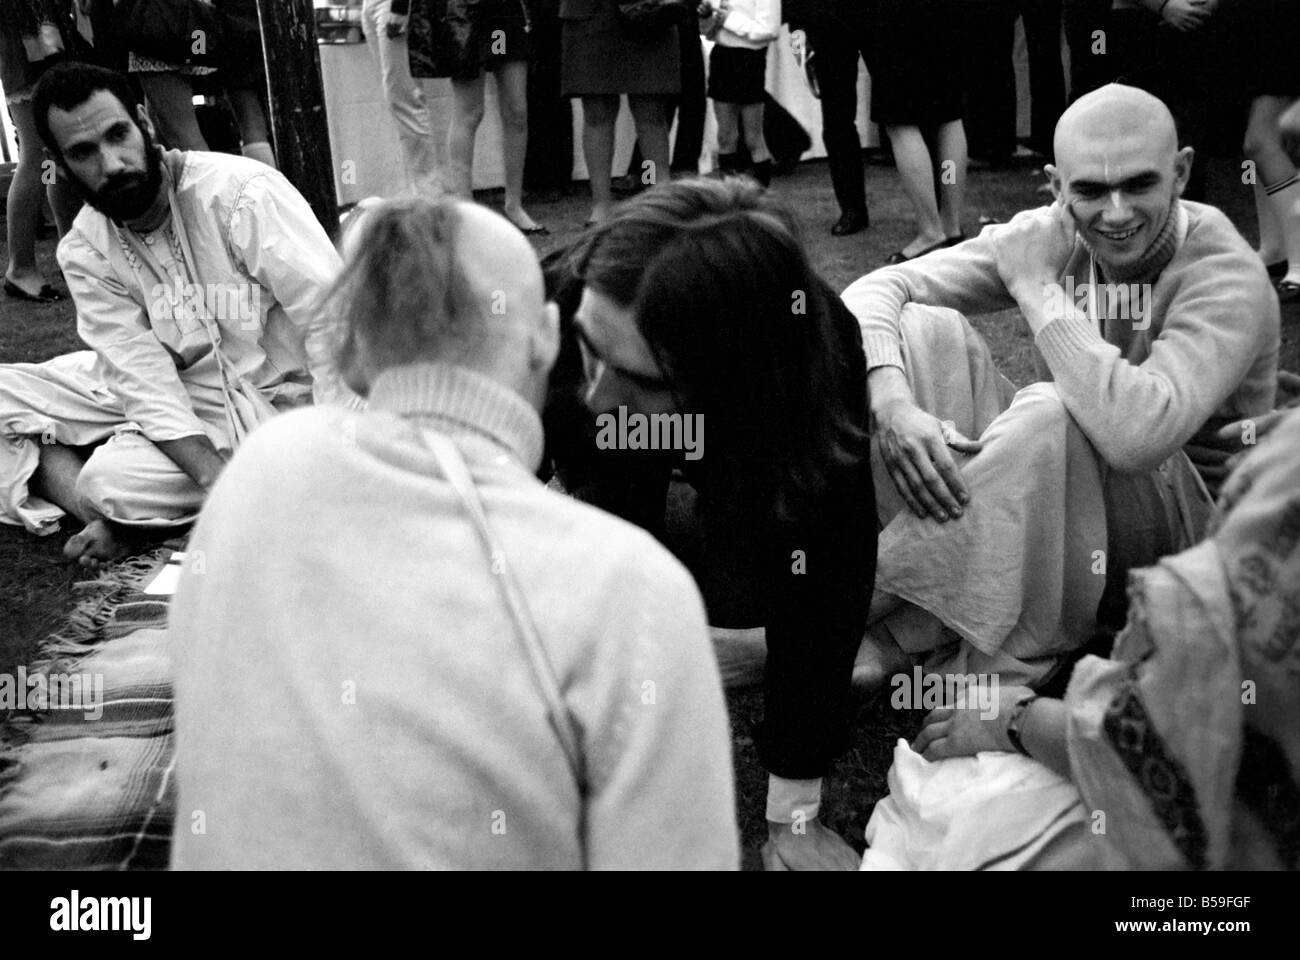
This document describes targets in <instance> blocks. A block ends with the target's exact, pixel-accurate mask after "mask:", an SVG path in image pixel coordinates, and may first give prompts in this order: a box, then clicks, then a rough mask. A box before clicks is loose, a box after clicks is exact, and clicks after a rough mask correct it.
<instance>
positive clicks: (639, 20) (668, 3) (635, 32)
mask: <svg viewBox="0 0 1300 960" xmlns="http://www.w3.org/2000/svg"><path fill="white" fill-rule="evenodd" d="M687 9H688V8H687V6H686V4H685V3H684V2H683V0H626V2H624V0H619V4H618V22H619V24H620V25H621V26H622V27H623V33H624V34H626V35H627V36H629V37H631V38H633V39H636V40H640V39H645V38H647V37H652V36H654V35H655V34H658V33H661V32H663V31H664V30H667V29H668V28H669V27H671V26H672V25H673V24H675V23H678V22H679V21H680V20H681V17H682V14H683V12H684V11H686V10H687Z"/></svg>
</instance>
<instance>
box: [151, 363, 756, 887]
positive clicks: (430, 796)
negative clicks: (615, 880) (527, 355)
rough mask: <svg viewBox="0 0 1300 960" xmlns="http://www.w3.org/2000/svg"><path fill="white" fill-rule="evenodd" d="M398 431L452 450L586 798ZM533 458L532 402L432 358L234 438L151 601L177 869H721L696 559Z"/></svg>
mask: <svg viewBox="0 0 1300 960" xmlns="http://www.w3.org/2000/svg"><path fill="white" fill-rule="evenodd" d="M416 429H421V430H426V431H440V432H442V433H444V434H446V435H448V436H450V437H452V438H453V439H454V440H455V441H456V443H457V445H458V446H459V447H460V449H461V451H462V453H463V455H464V457H465V459H466V461H467V462H468V463H469V465H470V469H471V472H472V473H473V475H474V478H475V481H476V485H477V486H478V489H479V492H480V495H481V496H482V499H483V501H484V504H485V509H486V512H487V515H488V519H489V522H490V523H491V525H492V526H493V528H494V529H495V531H496V534H497V537H498V538H499V539H500V541H501V543H502V549H503V551H504V552H505V553H506V555H507V557H508V559H509V562H510V563H511V565H512V566H513V568H514V570H515V573H516V574H517V576H518V578H519V580H520V582H521V584H522V586H523V590H524V593H525V594H526V597H527V601H528V604H529V606H530V607H531V610H532V614H533V617H534V619H535V620H536V623H537V627H538V632H539V634H540V636H541V639H542V642H543V645H544V646H545V648H546V650H547V652H548V654H549V657H550V660H551V663H552V665H553V667H554V670H555V672H556V674H557V675H558V678H559V681H560V686H561V689H562V691H563V694H564V698H565V701H566V703H567V704H568V706H569V708H570V710H571V712H572V713H573V714H574V716H575V718H576V721H577V726H578V728H579V730H580V739H581V749H582V752H583V755H584V761H585V766H586V769H587V774H588V780H589V784H590V785H589V789H588V791H587V794H586V795H585V796H580V795H579V792H578V790H577V787H576V785H575V783H574V779H573V777H572V776H571V774H570V771H569V768H568V766H567V763H566V761H565V757H564V754H563V751H562V749H561V747H560V743H559V741H558V739H557V737H556V735H555V734H554V733H553V732H552V730H551V729H550V728H549V726H548V724H547V720H546V713H545V704H544V700H543V698H542V695H541V694H540V692H539V691H538V688H537V686H536V684H535V681H534V679H533V675H532V673H531V672H530V670H529V667H528V665H527V661H526V659H525V655H524V653H523V651H522V648H521V646H520V642H519V640H518V638H517V636H516V633H515V627H514V624H513V621H512V620H511V618H510V616H509V614H508V612H507V608H506V606H505V604H504V602H503V600H502V597H501V593H500V584H499V583H498V581H497V579H496V577H495V576H494V575H493V572H492V568H491V563H490V561H489V558H488V556H487V554H486V550H485V548H484V547H483V545H482V544H481V542H480V541H479V538H478V534H477V532H476V530H475V528H474V526H473V525H472V523H471V521H470V519H469V517H468V515H467V513H466V511H465V508H464V507H463V506H462V504H461V502H460V500H459V499H458V498H457V496H456V494H455V493H454V492H453V490H452V488H451V486H450V485H449V484H448V483H447V482H445V481H444V480H443V479H441V475H440V471H439V470H438V469H437V467H436V465H435V463H434V461H433V458H432V455H431V453H430V452H429V451H428V449H427V448H426V447H424V446H423V445H421V444H420V442H419V440H418V438H417V437H416V436H415V433H414V431H415V430H416ZM541 456H542V427H541V421H540V419H539V418H538V416H537V414H536V412H535V411H534V409H533V408H532V407H531V406H530V405H529V404H527V403H526V402H524V401H523V400H522V399H521V398H520V397H519V396H517V395H516V394H514V393H513V392H511V391H510V390H507V389H506V388H505V387H503V386H501V385H499V384H497V383H496V382H494V381H492V380H489V379H487V378H485V377H482V376H479V375H478V374H476V373H473V372H471V371H469V370H466V369H464V368H461V367H453V366H448V365H433V364H427V365H418V366H409V367H401V368H396V369H393V370H389V371H386V372H385V373H384V374H382V375H381V376H380V378H379V379H378V381H377V382H376V383H375V384H374V388H373V390H372V392H371V395H370V404H369V410H368V411H365V412H354V411H348V410H344V409H341V408H329V407H315V408H312V409H307V410H298V411H294V412H292V413H288V414H285V415H283V416H280V417H277V418H275V419H274V420H272V421H271V422H269V423H267V424H266V425H264V426H263V427H261V428H259V429H258V430H257V431H256V432H255V433H254V434H253V435H252V436H251V437H250V438H249V440H248V441H247V442H246V443H245V444H244V445H243V446H242V447H241V448H240V450H239V452H238V453H237V454H236V455H235V457H234V459H233V460H232V461H231V463H230V464H229V466H228V467H227V468H226V470H225V472H224V473H223V474H222V477H221V479H220V481H219V482H218V483H217V484H216V486H215V487H214V489H213V490H212V493H211V495H210V496H209V498H208V502H207V505H206V506H205V508H204V510H203V514H202V516H201V517H200V519H199V522H198V525H197V526H196V528H195V532H194V536H193V538H192V540H191V543H190V548H189V556H190V558H191V559H190V562H189V567H188V570H189V574H190V575H187V576H184V577H183V582H182V584H181V587H180V589H179V590H178V592H177V595H176V599H175V602H174V604H173V607H172V613H171V621H170V628H169V630H170V637H171V641H172V648H173V658H174V663H175V674H176V726H177V733H176V736H177V763H178V776H179V782H180V797H179V805H178V807H177V810H178V813H177V817H176V831H175V836H174V847H173V851H174V852H173V865H174V866H175V867H178V868H191V869H214V868H215V869H223V868H240V869H250V868H251V869H257V868H268V869H272V868H273V869H298V868H322V869H336V868H365V869H392V868H451V869H469V868H483V869H486V868H493V869H563V868H577V867H580V866H582V865H584V862H585V865H586V866H588V867H591V868H596V869H609V868H615V869H617V868H627V869H656V868H671V869H683V868H705V869H735V868H736V866H737V864H738V858H739V854H738V840H737V833H736V822H735V808H734V804H733V796H732V779H731V742H730V737H729V732H728V728H727V717H726V708H725V703H724V701H723V697H722V688H721V684H720V682H719V678H718V671H717V666H716V664H715V661H714V658H713V653H712V649H711V647H710V644H709V637H708V632H707V627H706V625H705V618H704V608H703V604H702V602H701V600H700V596H699V593H698V591H697V590H696V587H695V584H694V582H693V581H692V579H691V577H690V575H689V574H688V573H687V571H686V570H685V568H684V567H682V566H681V564H679V563H678V562H677V561H676V560H675V559H673V557H672V556H671V555H670V554H669V553H668V552H667V551H666V550H665V549H664V548H663V547H661V546H659V545H658V543H656V541H655V540H654V539H653V538H652V537H650V535H649V534H647V533H645V532H644V531H642V530H640V529H638V528H636V527H634V526H632V525H630V524H627V523H625V522H623V521H621V520H618V519H616V518H615V517H613V516H610V515H608V514H606V513H603V512H601V511H599V510H596V509H594V508H592V507H589V506H586V505H585V504H582V503H579V502H578V501H576V500H573V499H571V498H569V497H565V496H563V495H561V494H558V493H555V492H553V491H550V490H547V489H546V488H545V487H544V486H543V485H542V484H541V483H539V482H538V480H537V479H536V477H535V476H534V470H535V469H536V467H537V465H538V462H539V461H540V459H541ZM196 811H202V813H203V824H204V829H203V832H201V833H196V832H195V830H194V825H195V823H196V822H197V821H196V820H195V812H196ZM584 850H585V861H584Z"/></svg>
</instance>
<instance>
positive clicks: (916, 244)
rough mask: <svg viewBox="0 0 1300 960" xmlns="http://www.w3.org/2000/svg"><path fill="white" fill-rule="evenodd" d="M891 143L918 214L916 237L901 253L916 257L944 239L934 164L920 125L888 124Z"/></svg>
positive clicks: (904, 188)
mask: <svg viewBox="0 0 1300 960" xmlns="http://www.w3.org/2000/svg"><path fill="white" fill-rule="evenodd" d="M885 131H886V132H887V133H888V134H889V142H890V144H891V145H892V146H893V148H894V162H895V163H896V164H897V165H898V175H899V177H900V178H901V179H902V181H903V192H904V193H906V194H907V199H908V200H909V201H910V202H911V204H912V212H913V214H914V215H915V216H916V237H915V238H914V239H913V240H912V242H911V243H909V244H908V245H907V246H905V247H904V248H903V250H902V252H903V253H904V254H905V255H906V256H909V257H912V256H915V255H916V254H918V253H920V252H921V251H922V250H924V249H925V248H926V247H932V246H934V245H935V244H936V243H941V242H942V241H943V239H944V236H945V234H944V232H943V221H942V220H941V219H940V218H939V201H938V199H937V198H936V197H935V194H934V163H933V161H932V160H931V159H930V150H929V148H928V147H927V146H926V145H925V138H924V137H922V136H921V130H920V128H919V127H912V126H892V125H891V126H888V127H886V128H885Z"/></svg>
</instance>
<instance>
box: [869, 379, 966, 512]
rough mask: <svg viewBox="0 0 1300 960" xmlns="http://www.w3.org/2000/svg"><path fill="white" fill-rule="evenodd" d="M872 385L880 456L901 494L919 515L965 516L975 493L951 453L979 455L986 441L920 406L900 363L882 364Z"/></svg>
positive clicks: (872, 410) (870, 381)
mask: <svg viewBox="0 0 1300 960" xmlns="http://www.w3.org/2000/svg"><path fill="white" fill-rule="evenodd" d="M868 383H869V386H870V389H871V415H872V421H873V424H874V430H875V433H876V436H877V437H878V439H879V442H880V456H881V459H882V460H883V461H884V464H885V469H886V470H888V471H889V478H890V480H892V481H893V483H894V487H895V489H897V490H898V493H899V495H900V496H901V497H902V498H903V499H904V500H905V501H906V502H907V505H908V507H909V508H911V510H912V512H913V513H915V514H916V515H917V516H918V517H933V518H934V519H935V520H938V521H939V522H940V523H943V522H945V521H947V520H949V519H950V518H955V517H960V516H961V514H962V510H963V509H964V507H965V504H966V503H968V502H969V501H970V492H969V491H968V490H967V489H966V483H965V481H964V480H962V476H961V471H960V470H958V469H957V463H956V461H955V460H954V459H953V456H952V451H953V450H956V451H957V452H958V453H965V454H974V453H978V452H979V451H980V450H981V449H982V447H983V444H982V443H980V442H979V441H977V440H970V439H967V438H966V437H963V436H962V435H961V434H960V433H958V432H957V430H956V428H955V427H954V426H953V425H952V424H951V423H950V422H946V421H942V420H940V419H939V418H938V417H934V416H931V415H930V414H928V413H926V412H925V411H924V410H922V409H921V408H920V407H918V406H917V405H916V403H915V402H914V401H913V400H912V393H911V390H910V389H909V388H908V386H907V378H906V376H904V374H903V371H902V370H900V369H898V368H897V367H877V368H876V369H875V370H872V371H871V374H870V375H869V377H868Z"/></svg>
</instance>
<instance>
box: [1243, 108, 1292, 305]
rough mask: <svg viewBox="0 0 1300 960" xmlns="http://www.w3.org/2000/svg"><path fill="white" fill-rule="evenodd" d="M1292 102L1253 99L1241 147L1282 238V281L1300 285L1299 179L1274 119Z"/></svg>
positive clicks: (1276, 119) (1276, 120) (1276, 121)
mask: <svg viewBox="0 0 1300 960" xmlns="http://www.w3.org/2000/svg"><path fill="white" fill-rule="evenodd" d="M1292 102H1293V101H1292V99H1291V98H1287V97H1273V96H1264V97H1256V98H1255V100H1254V102H1253V103H1252V104H1251V107H1250V121H1249V123H1248V124H1247V127H1246V142H1245V144H1244V146H1245V153H1246V156H1247V157H1249V158H1250V159H1251V160H1252V161H1254V163H1255V178H1256V180H1257V181H1258V182H1259V184H1261V185H1262V186H1263V188H1264V191H1265V193H1266V197H1265V200H1266V202H1267V203H1268V205H1269V206H1270V207H1271V208H1272V211H1273V218H1274V221H1275V223H1276V225H1277V228H1278V231H1279V233H1280V235H1281V238H1282V253H1283V254H1284V255H1285V256H1286V260H1287V273H1286V279H1287V280H1288V281H1291V282H1293V283H1300V180H1297V179H1296V173H1297V171H1296V165H1295V164H1294V163H1293V162H1292V160H1291V157H1290V155H1289V154H1288V153H1287V151H1286V147H1285V146H1284V145H1283V143H1282V135H1281V132H1280V131H1279V130H1278V119H1279V118H1280V117H1281V116H1282V114H1283V113H1284V112H1285V111H1286V110H1287V108H1288V107H1289V106H1290V105H1291V103H1292Z"/></svg>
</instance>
